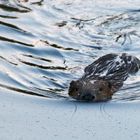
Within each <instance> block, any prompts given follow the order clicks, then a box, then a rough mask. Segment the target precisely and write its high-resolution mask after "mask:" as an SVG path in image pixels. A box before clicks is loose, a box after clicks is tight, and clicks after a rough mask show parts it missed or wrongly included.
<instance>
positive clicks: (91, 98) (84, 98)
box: [82, 93, 95, 101]
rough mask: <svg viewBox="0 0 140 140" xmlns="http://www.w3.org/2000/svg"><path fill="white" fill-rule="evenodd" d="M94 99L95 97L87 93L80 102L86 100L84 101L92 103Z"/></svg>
mask: <svg viewBox="0 0 140 140" xmlns="http://www.w3.org/2000/svg"><path fill="white" fill-rule="evenodd" d="M94 99H95V96H94V95H92V94H90V93H87V94H85V95H83V96H82V100H86V101H92V100H94Z"/></svg>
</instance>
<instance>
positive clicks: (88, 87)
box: [69, 53, 140, 101]
mask: <svg viewBox="0 0 140 140" xmlns="http://www.w3.org/2000/svg"><path fill="white" fill-rule="evenodd" d="M139 68H140V60H139V59H138V58H136V57H134V56H130V55H128V54H126V53H123V54H121V55H118V54H107V55H105V56H102V57H100V58H99V59H97V60H96V61H94V62H93V63H92V64H90V65H89V66H87V67H86V68H85V70H84V72H85V73H84V75H83V76H82V78H80V79H78V80H77V81H72V82H71V83H70V87H69V95H70V96H71V97H72V98H75V99H78V100H84V98H83V97H84V96H85V95H86V94H87V93H88V94H89V93H90V94H92V95H94V97H95V99H93V100H94V101H103V100H108V99H111V97H112V95H113V94H114V93H115V92H116V91H118V90H119V89H120V88H121V87H122V86H123V82H124V81H125V80H126V79H127V78H128V76H129V75H131V74H135V73H136V72H138V70H139ZM100 89H102V90H100Z"/></svg>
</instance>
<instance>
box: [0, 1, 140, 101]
mask: <svg viewBox="0 0 140 140" xmlns="http://www.w3.org/2000/svg"><path fill="white" fill-rule="evenodd" d="M139 4H140V2H139V0H135V1H131V0H125V1H123V2H120V1H119V2H117V1H115V0H112V1H110V2H109V3H108V2H105V1H103V0H101V1H96V0H94V1H92V0H87V1H86V2H85V1H82V0H75V1H72V0H66V1H64V0H14V1H13V0H1V1H0V31H1V34H0V87H2V88H7V89H8V90H14V91H16V92H18V93H26V94H31V95H38V96H45V97H52V98H54V97H55V98H56V97H57V98H60V97H67V96H68V95H67V89H68V85H69V82H70V81H71V80H73V79H77V78H78V77H80V76H81V75H82V73H83V69H84V67H85V66H87V65H88V64H90V63H91V62H92V61H94V59H96V57H99V56H101V55H104V54H107V53H110V52H118V53H119V52H127V53H130V54H132V55H135V56H137V57H138V58H140V54H139V51H140V29H139V28H140V9H139V7H138V5H139ZM139 87H140V74H138V75H137V76H134V77H133V78H130V79H129V80H128V81H126V83H125V85H124V87H123V88H122V90H120V91H119V92H118V93H116V95H115V96H114V100H122V99H125V100H139V99H140V92H139V90H140V89H139ZM2 88H1V90H2Z"/></svg>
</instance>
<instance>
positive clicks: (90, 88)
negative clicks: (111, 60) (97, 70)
mask: <svg viewBox="0 0 140 140" xmlns="http://www.w3.org/2000/svg"><path fill="white" fill-rule="evenodd" d="M68 94H69V96H71V97H72V98H74V99H77V100H85V101H106V100H109V99H111V97H112V92H111V84H110V83H109V82H107V81H104V80H92V81H82V80H77V81H72V82H71V83H70V87H69V93H68Z"/></svg>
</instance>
